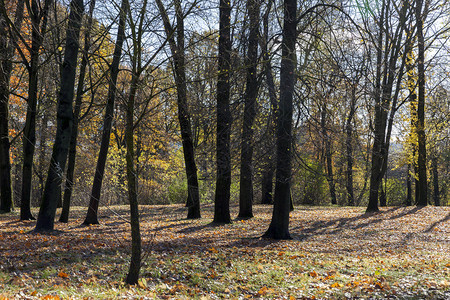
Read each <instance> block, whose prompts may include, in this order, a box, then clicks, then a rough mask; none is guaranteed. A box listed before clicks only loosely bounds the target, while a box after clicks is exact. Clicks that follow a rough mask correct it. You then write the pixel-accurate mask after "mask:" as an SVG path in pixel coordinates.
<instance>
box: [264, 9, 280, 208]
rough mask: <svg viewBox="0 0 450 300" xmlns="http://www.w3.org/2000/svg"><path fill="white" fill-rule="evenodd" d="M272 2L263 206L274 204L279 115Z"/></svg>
mask: <svg viewBox="0 0 450 300" xmlns="http://www.w3.org/2000/svg"><path fill="white" fill-rule="evenodd" d="M272 3H273V2H272V1H268V4H267V10H266V12H265V13H264V17H263V28H264V36H263V39H262V46H261V48H262V52H263V53H264V57H263V60H264V66H263V67H264V77H265V79H266V84H267V89H268V92H269V99H270V107H271V112H270V116H269V120H268V122H267V128H268V130H267V140H266V141H267V147H266V151H265V153H264V154H265V157H264V159H263V160H264V161H266V162H267V164H266V165H265V169H264V171H263V179H262V183H261V184H262V195H261V196H262V199H261V204H272V202H273V176H274V173H275V164H276V163H275V161H276V151H274V148H275V134H276V117H277V113H278V100H277V93H276V89H275V83H274V79H273V74H272V65H271V58H270V51H269V49H268V46H267V43H268V40H269V14H270V11H271V8H272Z"/></svg>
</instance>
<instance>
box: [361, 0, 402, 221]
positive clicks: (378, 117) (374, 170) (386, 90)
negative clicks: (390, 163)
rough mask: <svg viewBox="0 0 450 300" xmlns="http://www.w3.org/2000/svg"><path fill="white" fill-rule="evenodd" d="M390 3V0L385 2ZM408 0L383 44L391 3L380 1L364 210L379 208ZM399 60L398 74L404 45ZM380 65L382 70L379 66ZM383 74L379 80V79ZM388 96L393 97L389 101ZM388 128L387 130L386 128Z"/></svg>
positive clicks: (373, 210) (394, 106) (394, 107)
mask: <svg viewBox="0 0 450 300" xmlns="http://www.w3.org/2000/svg"><path fill="white" fill-rule="evenodd" d="M388 4H389V3H388ZM407 7H408V6H407V2H406V1H404V2H402V7H401V10H400V12H399V13H400V15H399V23H398V24H397V28H396V29H395V33H394V35H393V36H392V37H391V38H386V39H385V45H383V32H385V35H386V36H387V35H388V32H389V30H388V29H389V25H390V24H391V23H389V22H388V15H389V14H390V11H389V9H390V5H387V4H386V2H385V1H383V5H382V10H381V15H380V20H379V38H378V45H377V48H378V49H377V75H376V80H377V84H376V88H375V120H374V123H375V131H374V142H373V147H372V167H371V175H370V191H369V204H368V206H367V210H366V212H376V211H378V210H379V209H378V195H379V189H380V188H381V181H382V179H383V177H384V174H385V173H386V168H387V158H388V152H389V139H390V133H391V130H392V121H391V119H393V116H394V114H395V111H396V109H397V108H396V100H397V97H398V92H399V89H400V82H401V76H402V75H400V76H398V74H397V72H396V71H397V67H396V66H397V61H398V58H399V55H400V52H401V51H400V50H401V48H402V46H403V45H402V37H403V32H404V31H405V30H406V13H407ZM403 50H404V51H403V54H402V55H403V57H402V64H401V67H400V71H398V73H399V74H402V73H403V68H404V65H405V58H406V50H407V48H404V49H403ZM383 51H384V58H383V60H384V63H382V53H383ZM382 68H383V72H382V70H381V69H382ZM396 77H398V78H397V88H396V90H395V95H392V91H393V87H394V81H395V79H396ZM381 78H382V82H381ZM391 99H394V101H393V103H392V105H391ZM388 112H390V120H389V124H388ZM386 130H387V132H386Z"/></svg>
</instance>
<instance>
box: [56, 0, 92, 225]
mask: <svg viewBox="0 0 450 300" xmlns="http://www.w3.org/2000/svg"><path fill="white" fill-rule="evenodd" d="M94 8H95V0H91V2H90V4H89V14H88V20H87V24H86V30H85V33H84V49H83V56H82V58H81V63H80V73H79V77H78V84H77V94H76V97H75V107H74V112H73V124H72V133H71V136H70V146H69V158H68V165H67V172H66V174H67V176H66V182H65V188H64V198H63V207H62V211H61V216H60V217H59V222H62V223H67V222H69V210H70V198H71V197H72V190H73V180H74V177H73V174H74V171H75V159H76V154H77V138H78V124H79V122H80V112H81V100H82V97H83V93H84V82H85V75H86V67H87V65H88V52H89V49H90V47H91V37H90V35H91V29H92V21H93V17H92V15H93V13H94Z"/></svg>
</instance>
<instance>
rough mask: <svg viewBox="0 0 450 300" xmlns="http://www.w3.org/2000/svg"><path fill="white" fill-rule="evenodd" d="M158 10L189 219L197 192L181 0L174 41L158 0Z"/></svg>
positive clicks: (194, 213) (192, 216)
mask: <svg viewBox="0 0 450 300" xmlns="http://www.w3.org/2000/svg"><path fill="white" fill-rule="evenodd" d="M156 4H157V5H158V8H159V11H160V13H161V15H162V18H163V22H164V29H165V31H166V35H167V38H168V41H169V45H170V49H171V52H172V57H173V68H174V77H175V83H176V86H177V101H178V103H177V104H178V120H179V122H180V131H181V139H182V141H183V154H184V163H185V168H186V177H187V184H188V190H187V192H188V199H187V201H186V206H187V207H188V215H187V218H188V219H198V218H200V217H201V214H200V194H199V190H198V178H197V165H196V163H195V153H194V143H193V138H192V126H191V118H190V114H189V108H188V103H187V87H186V72H185V59H184V16H183V11H182V8H181V0H176V1H175V10H176V15H177V27H176V31H177V42H175V39H174V37H173V34H174V29H173V28H172V25H171V24H170V21H169V17H168V15H167V13H166V10H165V8H164V5H163V3H162V2H161V1H159V0H157V1H156Z"/></svg>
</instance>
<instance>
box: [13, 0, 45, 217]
mask: <svg viewBox="0 0 450 300" xmlns="http://www.w3.org/2000/svg"><path fill="white" fill-rule="evenodd" d="M49 7H50V1H49V0H46V1H45V6H44V8H43V9H42V11H41V10H40V3H38V2H37V0H33V1H31V11H29V12H28V14H29V15H30V17H31V26H32V32H31V50H30V63H29V67H28V76H29V79H28V100H27V115H26V119H25V128H24V130H23V167H22V196H21V205H20V219H21V220H34V219H35V218H34V217H33V215H32V214H31V210H30V204H31V189H32V183H33V182H32V178H33V159H34V150H35V144H36V114H37V100H38V80H39V74H38V72H39V56H40V54H39V51H40V48H41V46H42V42H43V38H44V33H45V30H46V26H47V16H48V10H49ZM41 20H42V24H41ZM40 26H42V28H40Z"/></svg>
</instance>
